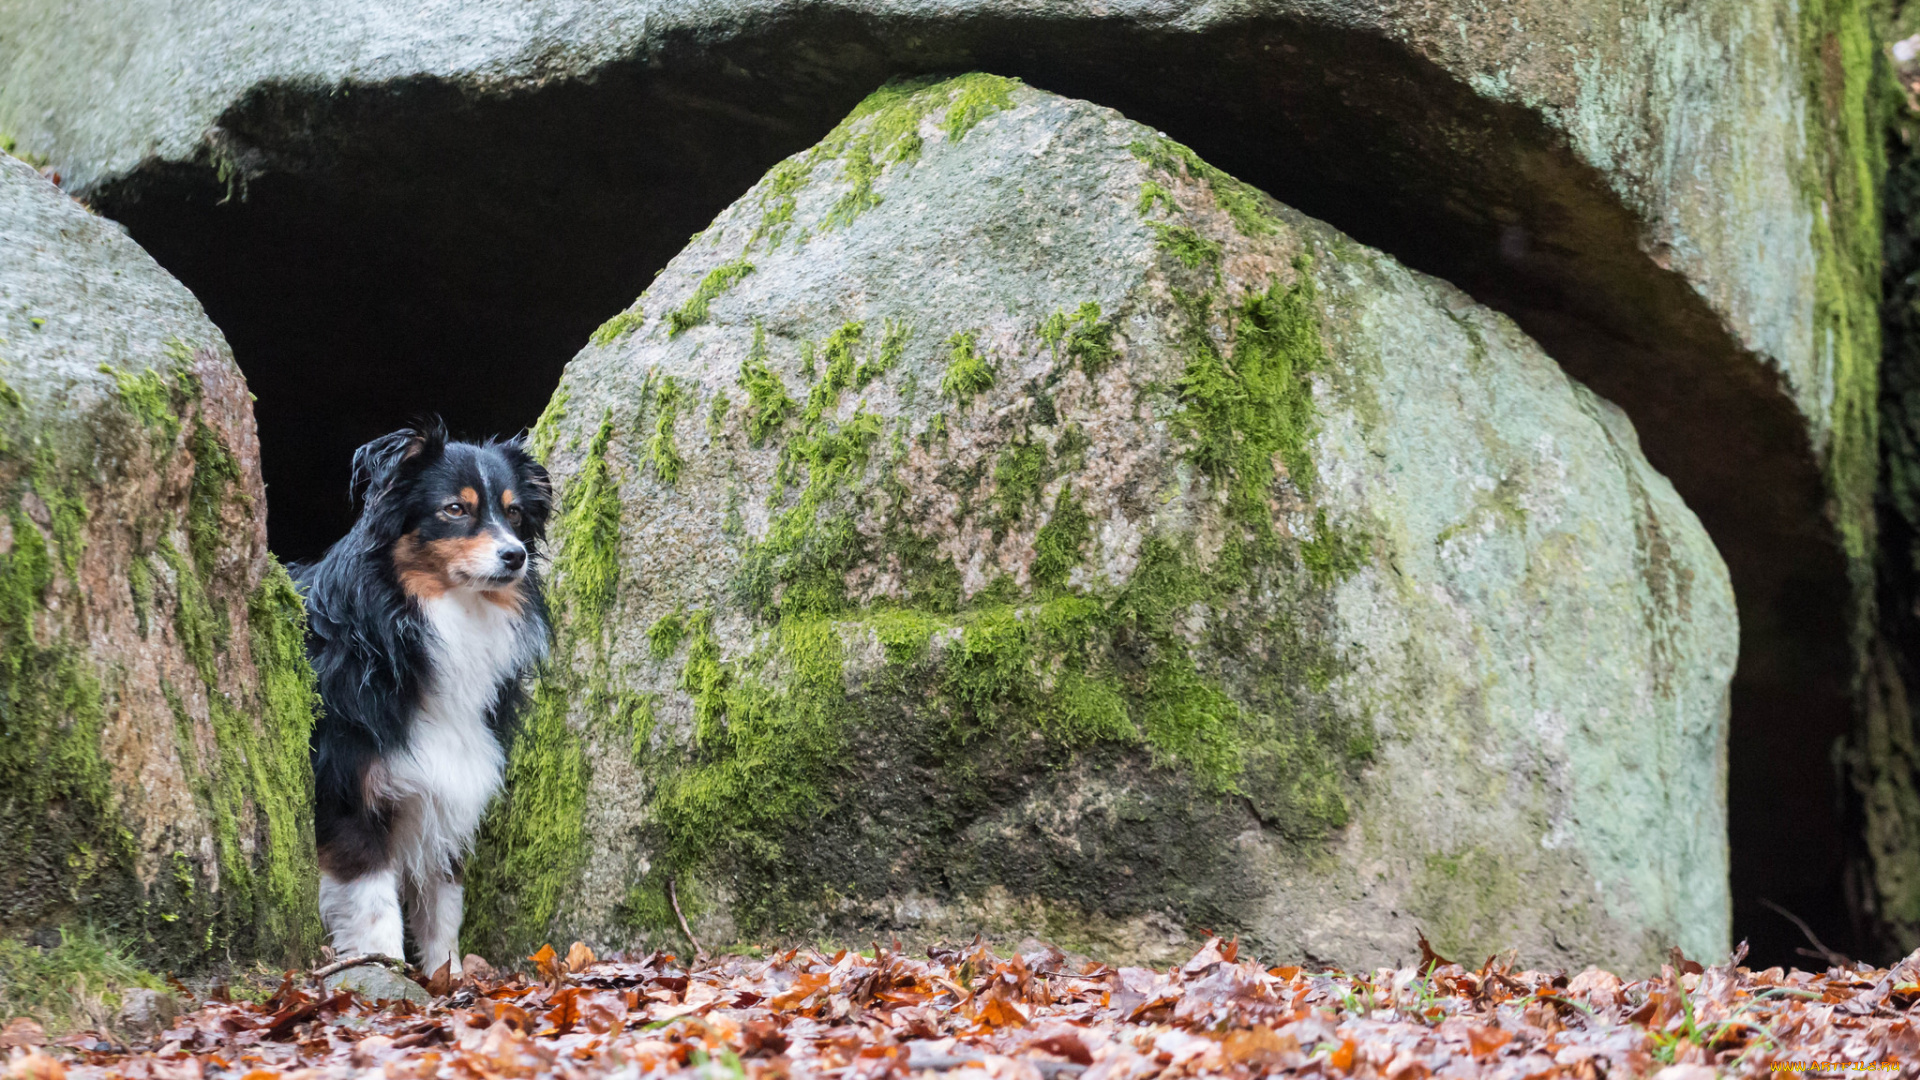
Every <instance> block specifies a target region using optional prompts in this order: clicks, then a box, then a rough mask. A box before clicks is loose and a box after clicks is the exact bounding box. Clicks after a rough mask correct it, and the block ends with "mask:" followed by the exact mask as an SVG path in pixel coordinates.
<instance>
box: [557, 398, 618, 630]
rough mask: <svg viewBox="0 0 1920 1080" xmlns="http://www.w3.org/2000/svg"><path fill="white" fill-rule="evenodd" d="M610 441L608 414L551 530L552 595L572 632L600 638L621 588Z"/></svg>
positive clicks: (616, 495)
mask: <svg viewBox="0 0 1920 1080" xmlns="http://www.w3.org/2000/svg"><path fill="white" fill-rule="evenodd" d="M612 442H613V415H612V413H611V411H609V412H608V414H607V416H606V417H605V418H603V419H602V420H601V421H600V428H599V430H598V431H596V432H595V433H594V436H593V441H592V442H591V443H589V444H588V446H587V456H586V459H585V460H584V461H582V462H581V465H580V472H579V474H578V475H576V476H575V477H574V479H573V482H572V483H571V484H569V485H568V486H567V492H566V496H567V497H566V498H565V500H563V504H562V505H563V509H562V511H561V513H560V520H559V522H558V523H557V524H556V525H555V527H554V529H553V536H554V541H555V544H556V547H557V551H556V554H555V557H554V568H553V585H552V592H553V594H554V597H555V599H556V601H557V602H558V603H559V604H560V605H562V606H564V607H565V609H566V611H567V612H568V614H569V616H570V617H571V619H572V621H573V626H574V628H575V633H576V634H578V635H579V636H581V637H585V638H589V639H591V640H594V641H599V640H601V639H602V635H603V634H604V633H605V631H606V629H607V628H608V621H609V616H611V615H612V614H613V603H614V599H615V596H616V595H617V593H618V589H619V583H620V485H619V482H618V481H617V480H615V479H614V476H613V471H612V469H611V467H610V466H609V465H608V463H607V448H608V447H609V446H610V445H611V444H612Z"/></svg>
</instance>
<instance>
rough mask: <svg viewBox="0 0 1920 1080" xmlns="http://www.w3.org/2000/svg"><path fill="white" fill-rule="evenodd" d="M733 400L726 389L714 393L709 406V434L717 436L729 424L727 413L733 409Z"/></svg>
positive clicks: (709, 435)
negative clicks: (728, 396) (729, 397)
mask: <svg viewBox="0 0 1920 1080" xmlns="http://www.w3.org/2000/svg"><path fill="white" fill-rule="evenodd" d="M732 409H733V402H732V401H730V400H728V398H727V392H726V391H725V390H722V391H720V392H719V393H717V394H715V395H713V401H712V403H711V404H709V405H708V406H707V435H708V437H710V438H711V437H716V436H718V435H719V434H720V433H721V432H722V431H724V430H725V429H726V426H727V413H728V412H730V411H732Z"/></svg>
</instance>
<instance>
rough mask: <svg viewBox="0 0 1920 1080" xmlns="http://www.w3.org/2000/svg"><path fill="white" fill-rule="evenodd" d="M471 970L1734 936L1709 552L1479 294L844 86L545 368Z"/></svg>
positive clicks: (1631, 951)
mask: <svg viewBox="0 0 1920 1080" xmlns="http://www.w3.org/2000/svg"><path fill="white" fill-rule="evenodd" d="M535 442H536V446H537V450H538V452H539V453H541V454H543V455H544V456H545V457H546V459H547V461H548V463H549V465H550V466H551V467H552V468H553V470H554V476H555V478H556V482H557V483H558V485H559V488H560V491H561V498H562V503H563V514H562V516H561V517H560V518H559V520H558V523H557V525H556V528H555V530H554V533H555V535H554V549H555V553H554V565H553V578H552V580H553V593H554V600H555V602H556V607H557V609H558V612H559V625H560V641H559V646H558V650H557V653H556V662H555V668H554V670H553V671H552V672H551V673H550V675H549V676H548V677H547V678H546V679H545V680H544V681H542V682H541V683H540V684H539V686H538V687H537V689H536V691H535V694H534V708H533V711H532V714H531V716H530V718H529V720H528V722H527V726H526V730H525V731H524V732H523V734H522V737H521V741H520V742H519V744H518V745H517V746H516V748H515V751H514V756H513V760H512V764H511V766H510V779H509V785H510V786H509V791H508V795H507V798H506V801H505V803H504V804H503V806H502V808H501V810H500V812H499V813H497V814H496V815H495V817H494V818H493V819H492V820H491V821H490V822H489V825H488V827H487V830H486V832H485V834H484V837H483V842H482V845H481V851H480V853H479V855H478V856H477V857H476V859H475V861H474V867H473V872H474V877H473V881H472V885H471V887H470V890H469V897H470V898H471V899H470V904H471V908H470V916H469V923H468V925H469V930H470V933H471V935H472V940H471V942H470V943H471V944H472V945H474V946H476V947H479V948H482V949H493V950H496V951H501V950H504V949H505V948H506V947H509V946H519V945H524V944H530V943H535V942H538V941H540V940H542V939H545V938H551V939H552V940H565V939H566V938H568V937H570V936H573V935H581V936H585V937H587V938H589V939H591V940H597V941H602V942H606V943H613V944H624V943H628V942H631V941H633V940H635V939H649V940H662V939H667V940H671V939H672V938H673V937H674V936H675V935H676V934H677V933H678V931H677V930H676V929H675V927H676V921H677V920H676V916H675V913H674V910H673V906H674V901H675V900H676V899H677V901H678V902H679V906H680V908H681V910H682V911H683V912H684V914H685V915H686V917H687V918H688V919H689V920H690V922H691V925H692V927H693V929H694V931H695V933H696V934H697V935H699V936H702V937H703V938H709V939H712V940H718V941H727V940H758V939H764V938H769V937H796V936H797V937H812V936H816V935H826V936H833V937H841V938H845V939H857V940H859V941H865V940H867V939H868V937H869V936H872V935H881V936H899V937H901V938H903V939H908V940H914V939H918V940H925V939H929V938H934V937H938V936H941V935H970V934H971V933H973V932H974V931H975V930H986V931H987V932H989V933H994V934H1000V935H1004V936H1008V937H1017V936H1019V935H1023V934H1027V933H1036V934H1044V935H1046V936H1049V937H1052V938H1054V939H1056V940H1059V941H1061V942H1062V943H1063V944H1067V945H1070V946H1074V947H1078V948H1083V949H1086V950H1089V951H1093V952H1099V953H1105V954H1109V955H1117V956H1132V957H1160V956H1165V955H1170V954H1171V953H1170V950H1172V949H1173V948H1175V947H1176V946H1177V943H1178V942H1179V941H1180V940H1181V937H1182V935H1183V934H1186V933H1189V932H1191V931H1193V930H1194V929H1195V928H1199V927H1207V928H1211V929H1214V930H1216V931H1222V932H1228V931H1231V932H1235V933H1239V934H1240V935H1242V937H1243V939H1244V940H1247V941H1249V942H1251V943H1252V944H1253V945H1254V946H1255V947H1257V948H1259V949H1261V950H1263V951H1267V952H1270V953H1273V954H1279V955H1286V956H1292V957H1302V956H1305V957H1313V958H1318V959H1325V960H1332V961H1337V962H1340V963H1344V964H1348V965H1368V964H1373V963H1377V962H1383V961H1386V960H1388V959H1390V958H1401V957H1405V956H1406V955H1409V951H1410V950H1411V949H1412V943H1413V941H1414V940H1415V936H1416V935H1415V931H1416V928H1417V927H1424V928H1425V930H1426V932H1427V933H1428V934H1429V935H1430V936H1431V937H1432V938H1433V939H1434V940H1435V941H1436V943H1437V944H1438V945H1439V946H1440V947H1441V948H1442V949H1443V950H1459V951H1461V952H1463V953H1465V954H1468V955H1475V956H1478V955H1481V954H1482V953H1484V952H1488V951H1492V950H1495V949H1503V948H1507V947H1510V946H1512V947H1518V948H1519V949H1520V950H1521V954H1522V956H1523V957H1525V958H1527V959H1528V960H1529V962H1533V963H1559V964H1565V965H1568V966H1573V965H1576V964H1581V963H1587V962H1595V963H1606V964H1615V965H1625V966H1627V967H1628V968H1635V969H1638V968H1645V967H1647V966H1648V965H1651V964H1653V963H1655V962H1656V961H1657V959H1658V958H1659V957H1660V956H1661V955H1662V954H1663V950H1664V949H1665V948H1666V947H1668V946H1669V945H1672V944H1675V943H1678V944H1680V945H1681V946H1683V947H1684V948H1686V949H1687V950H1688V951H1689V952H1694V953H1699V954H1712V953H1714V952H1717V951H1719V950H1721V949H1723V948H1724V947H1725V946H1726V945H1727V938H1728V900H1727V842H1726V820H1725V780H1726V773H1725V770H1726V761H1725V736H1726V731H1725V720H1726V711H1727V686H1728V679H1729V677H1730V675H1731V672H1732V668H1733V663H1734V653H1735V647H1736V636H1737V634H1736V619H1735V615H1734V608H1733V598H1732V594H1731V590H1730V588H1729V585H1728V581H1727V574H1726V570H1725V568H1724V567H1723V565H1722V564H1721V561H1720V558H1719V556H1718V555H1717V554H1716V552H1715V550H1714V548H1713V546H1712V544H1711V543H1710V542H1709V541H1708V539H1707V536H1706V534H1705V532H1704V531H1703V530H1702V529H1701V528H1700V526H1699V524H1698V523H1697V522H1696V520H1695V519H1694V517H1693V515H1692V514H1691V513H1690V512H1689V511H1688V510H1687V508H1686V507H1685V506H1684V505H1683V504H1682V503H1681V501H1680V500H1679V498H1678V497H1676V496H1675V494H1674V492H1673V490H1672V488H1671V487H1670V486H1669V485H1668V483H1667V481H1666V480H1665V479H1663V478H1662V477H1661V476H1659V475H1658V474H1657V473H1655V472H1654V471H1653V470H1652V469H1651V468H1650V467H1649V466H1648V465H1647V463H1646V461H1645V460H1644V459H1643V458H1642V457H1641V455H1640V451H1639V448H1638V444H1637V442H1636V440H1635V436H1634V432H1633V429H1632V427H1631V425H1630V424H1629V423H1628V422H1627V421H1626V419H1625V418H1624V417H1623V416H1622V415H1621V414H1620V413H1619V412H1618V411H1617V410H1615V409H1613V408H1612V407H1611V406H1609V405H1607V404H1606V403H1605V402H1603V401H1601V400H1599V399H1598V398H1596V397H1594V396H1593V395H1592V394H1590V393H1589V392H1587V391H1586V390H1585V389H1583V388H1582V387H1581V386H1579V385H1578V384H1577V383H1575V382H1573V381H1572V380H1571V379H1569V378H1568V377H1567V376H1566V375H1565V374H1564V373H1563V372H1562V371H1561V370H1560V368H1559V367H1558V366H1556V365H1555V364H1554V362H1553V361H1552V360H1551V359H1549V358H1548V357H1547V356H1545V355H1544V354H1543V353H1542V352H1541V351H1540V349H1539V348H1538V347H1537V346H1536V345H1535V344H1534V343H1533V342H1532V341H1530V340H1529V339H1528V338H1527V337H1526V336H1525V335H1523V334H1521V333H1520V332H1519V331H1518V330H1516V329H1515V328H1514V326H1513V325H1512V324H1511V323H1510V322H1508V321H1507V320H1506V319H1505V318H1503V317H1501V316H1499V315H1496V314H1493V313H1491V312H1489V311H1487V310H1485V309H1483V308H1480V307H1477V306H1476V305H1474V304H1473V303H1472V302H1470V301H1469V300H1468V299H1467V298H1466V297H1464V296H1463V295H1461V294H1460V293H1459V292H1458V291H1456V290H1454V289H1453V288H1451V287H1449V286H1447V285H1445V284H1444V283H1441V282H1439V281H1436V280H1433V279H1431V278H1426V277H1423V276H1420V275H1418V274H1414V273H1412V272H1409V271H1408V270H1406V269H1405V268H1403V267H1401V266H1400V265H1398V264H1397V263H1395V262H1394V261H1393V260H1392V259H1390V258H1388V257H1386V256H1384V255H1381V254H1380V253H1378V252H1376V251H1373V250H1370V249H1368V248H1365V247H1362V246H1360V245H1358V244H1356V243H1354V242H1353V241H1351V240H1349V239H1348V238H1346V237H1344V236H1342V235H1340V234H1339V233H1337V232H1335V231H1334V230H1333V229H1331V228H1329V227H1327V226H1326V225H1324V224H1321V223H1319V222H1316V221H1314V220H1312V219H1309V218H1307V217H1305V216H1303V215H1301V214H1299V213H1296V212H1294V211H1293V210H1291V209H1289V208H1287V207H1284V206H1282V205H1280V204H1278V203H1276V202H1274V201H1273V200H1272V199H1270V198H1268V197H1267V196H1266V195H1264V194H1262V193H1261V192H1259V191H1257V190H1255V189H1253V188H1251V187H1249V186H1247V185H1245V184H1243V183H1241V182H1239V181H1237V180H1235V179H1233V178H1232V177H1230V176H1227V175H1225V174H1223V173H1221V172H1219V171H1218V170H1216V169H1214V168H1212V167H1211V166H1209V165H1208V164H1206V163H1205V162H1203V161H1202V160H1200V159H1199V158H1198V157H1196V156H1195V155H1194V154H1192V153H1191V152H1190V151H1188V150H1187V149H1186V148H1185V147H1183V146H1181V145H1180V144H1178V143H1175V142H1173V141H1171V140H1169V139H1167V138H1165V137H1163V136H1161V135H1159V134H1157V133H1155V132H1154V131H1152V130H1150V129H1147V128H1145V127H1142V126H1140V125H1138V124H1135V123H1131V122H1129V121H1127V120H1126V119H1124V118H1123V117H1121V116H1120V115H1119V114H1117V113H1114V112H1112V111H1110V110H1106V109H1102V108H1098V107H1096V106H1093V105H1089V104H1087V103H1085V102H1080V101H1074V100H1070V99H1066V98H1061V97H1056V96H1052V95H1049V94H1045V93H1041V92H1039V91H1036V90H1032V89H1028V88H1026V87H1024V86H1022V85H1020V84H1018V83H1015V82H1012V81H1009V80H1004V79H1000V78H996V77H993V76H987V75H973V76H965V77H962V78H959V79H954V80H951V81H946V82H940V83H935V84H931V85H928V84H903V85H897V86H892V87H889V88H887V89H885V90H882V91H881V92H879V93H877V94H876V95H874V96H873V97H872V98H870V99H868V100H867V101H866V102H865V103H864V104H863V105H862V106H861V107H860V108H859V109H858V110H856V111H855V113H854V114H853V115H852V116H851V117H849V118H848V119H847V120H846V122H845V123H843V124H842V125H840V126H839V127H838V128H837V129H835V130H834V131H833V133H832V134H831V135H829V136H828V137H827V138H826V139H825V140H824V141H823V142H821V143H820V144H818V145H817V146H815V147H813V148H812V149H810V150H807V151H805V152H803V153H801V154H798V155H796V156H794V157H792V158H789V159H788V160H786V161H784V162H782V163H781V164H780V165H779V166H778V167H776V168H775V169H774V170H773V171H772V172H771V173H769V174H768V175H767V176H766V178H765V179H764V180H762V181H761V182H760V183H759V184H758V185H757V186H755V187H754V188H753V189H752V190H751V191H750V192H748V193H747V194H746V195H745V196H744V197H742V198H741V199H740V200H739V201H738V202H737V203H735V204H734V205H733V206H732V207H731V208H730V209H728V210H727V211H726V212H724V213H723V214H721V215H720V217H719V218H718V219H717V220H716V221H714V223H713V224H712V226H711V227H710V228H709V229H707V230H706V232H704V233H703V234H702V235H700V236H698V237H696V238H695V240H694V242H693V243H692V244H691V245H690V246H689V247H688V248H687V249H686V250H685V251H684V252H682V253H681V254H680V255H679V257H677V258H676V259H675V260H674V261H673V262H672V263H671V264H670V265H669V266H668V267H667V269H666V271H665V272H664V273H663V274H661V276H660V277H659V279H658V280H657V281H655V283H654V284H653V286H652V287H651V288H650V289H648V290H647V292H646V293H645V294H643V295H642V296H641V297H640V298H639V299H638V300H636V301H635V302H634V304H633V305H632V306H631V307H630V308H629V309H628V310H626V311H625V312H623V313H621V314H620V315H619V316H617V317H616V318H614V319H613V320H611V321H610V322H608V323H607V324H606V325H605V326H604V327H602V328H601V330H600V332H599V333H597V334H596V335H594V340H593V343H592V344H591V345H590V346H589V347H588V348H587V349H586V350H585V351H584V352H582V353H581V354H580V355H579V356H578V357H576V358H575V359H574V361H573V363H572V364H571V365H569V366H568V368H567V371H566V375H565V377H564V378H563V380H562V382H561V386H560V388H559V390H558V392H557V393H556V394H555V396H554V398H553V400H552V403H551V405H550V406H549V408H548V411H547V414H546V416H545V417H544V418H543V419H542V421H541V423H540V424H539V425H538V426H537V427H536V429H535Z"/></svg>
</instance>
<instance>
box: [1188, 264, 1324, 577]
mask: <svg viewBox="0 0 1920 1080" xmlns="http://www.w3.org/2000/svg"><path fill="white" fill-rule="evenodd" d="M1294 269H1295V279H1294V283H1293V284H1292V285H1291V286H1286V287H1283V286H1282V285H1281V284H1280V282H1279V281H1277V280H1276V281H1274V282H1273V283H1272V284H1271V285H1270V286H1269V287H1268V289H1267V291H1266V292H1265V293H1256V294H1253V295H1250V296H1248V297H1247V298H1246V299H1245V300H1244V301H1242V302H1241V303H1240V304H1239V305H1238V306H1237V308H1236V309H1235V310H1234V312H1233V315H1234V334H1233V341H1234V347H1233V356H1232V358H1231V362H1229V360H1228V358H1227V357H1225V356H1222V355H1221V353H1220V349H1219V346H1218V345H1217V344H1216V343H1215V342H1214V339H1213V336H1212V335H1211V334H1210V333H1209V332H1208V330H1207V327H1208V325H1209V324H1210V320H1211V314H1212V313H1211V303H1212V301H1211V300H1210V299H1209V298H1207V297H1205V296H1198V297H1187V298H1185V300H1184V303H1185V305H1186V307H1187V309H1188V323H1189V325H1188V329H1187V332H1186V334H1185V344H1184V348H1185V351H1186V354H1187V362H1186V371H1185V373H1184V374H1182V376H1181V379H1180V384H1179V389H1180V402H1181V405H1182V407H1183V408H1182V411H1181V413H1180V416H1179V418H1178V420H1177V429H1178V430H1179V431H1180V432H1181V433H1182V434H1183V435H1185V436H1186V437H1188V438H1189V439H1191V440H1192V443H1191V446H1190V448H1189V450H1188V451H1187V454H1186V457H1187V459H1188V460H1190V461H1192V462H1193V464H1194V466H1195V467H1196V468H1197V469H1199V470H1200V471H1201V472H1202V473H1203V474H1205V475H1206V476H1207V477H1208V478H1209V479H1211V480H1212V481H1213V482H1214V483H1215V484H1217V485H1219V486H1221V487H1222V488H1224V489H1225V490H1226V492H1227V512H1228V514H1229V515H1230V516H1231V517H1232V518H1233V519H1234V520H1236V521H1238V522H1240V523H1241V524H1242V525H1244V526H1246V527H1248V528H1249V529H1251V530H1252V531H1253V533H1254V535H1255V537H1256V539H1257V541H1258V542H1259V544H1260V545H1261V547H1262V549H1263V550H1264V549H1267V548H1270V547H1271V545H1272V543H1273V523H1272V522H1273V517H1272V511H1271V510H1270V508H1269V507H1268V498H1269V496H1268V490H1269V489H1270V488H1271V487H1272V486H1273V483H1274V479H1275V477H1274V468H1273V462H1274V459H1275V458H1276V457H1278V458H1279V459H1280V461H1281V462H1283V463H1284V464H1285V465H1286V467H1287V478H1288V480H1289V481H1291V482H1292V484H1293V486H1294V487H1295V488H1296V489H1298V490H1299V491H1300V492H1301V494H1303V495H1310V494H1312V492H1313V483H1314V469H1313V459H1312V458H1311V457H1310V456H1309V455H1308V452H1307V445H1308V443H1309V441H1310V440H1311V439H1312V437H1313V429H1314V413H1313V396H1312V390H1313V384H1312V381H1311V378H1310V376H1311V373H1312V372H1313V371H1314V370H1316V369H1317V368H1319V367H1320V365H1321V364H1322V363H1323V362H1324V360H1325V351H1324V349H1323V347H1322V345H1321V343H1320V326H1319V316H1318V313H1317V311H1316V307H1315V303H1314V285H1313V275H1312V265H1311V263H1310V262H1309V261H1308V260H1307V259H1306V258H1305V257H1304V256H1303V257H1301V258H1300V259H1298V260H1296V262H1295V264H1294Z"/></svg>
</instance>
